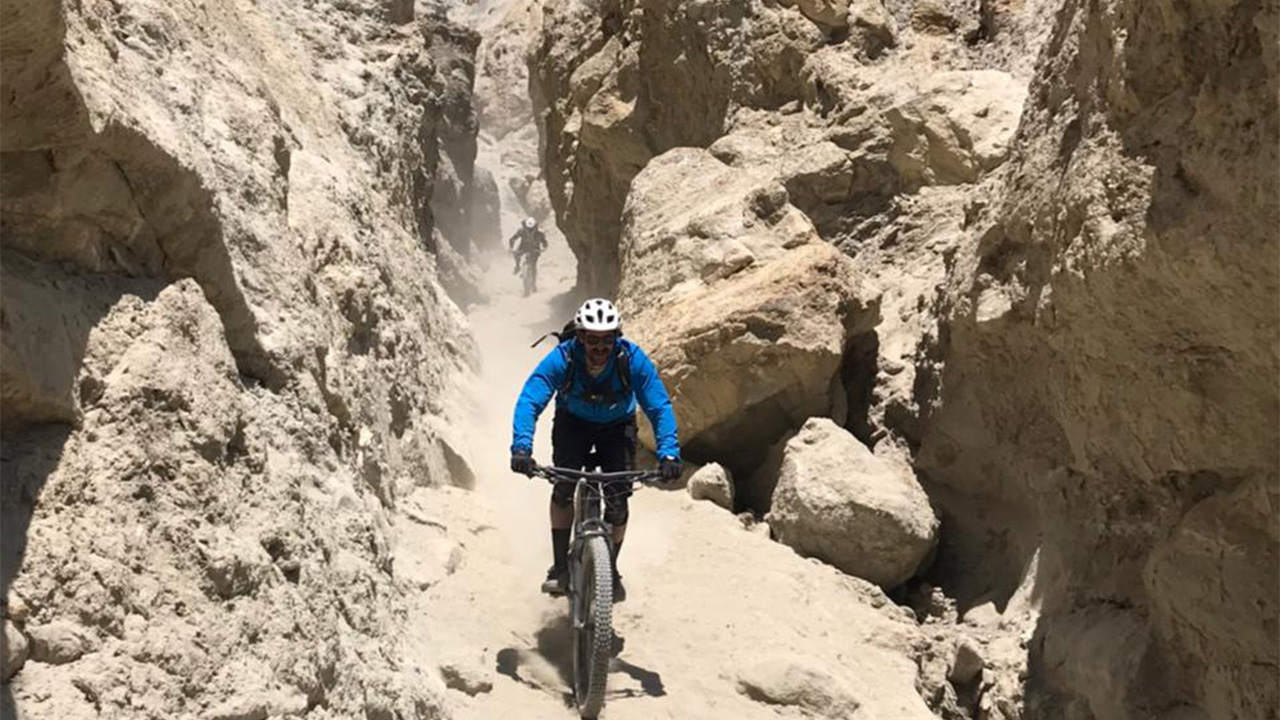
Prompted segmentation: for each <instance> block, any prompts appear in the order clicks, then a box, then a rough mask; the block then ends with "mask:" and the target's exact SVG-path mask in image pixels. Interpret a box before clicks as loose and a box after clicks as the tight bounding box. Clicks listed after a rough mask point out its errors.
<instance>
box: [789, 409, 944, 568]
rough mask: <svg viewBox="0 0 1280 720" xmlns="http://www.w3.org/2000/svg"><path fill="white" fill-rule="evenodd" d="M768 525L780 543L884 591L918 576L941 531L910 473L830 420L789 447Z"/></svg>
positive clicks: (809, 428) (815, 422)
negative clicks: (913, 576)
mask: <svg viewBox="0 0 1280 720" xmlns="http://www.w3.org/2000/svg"><path fill="white" fill-rule="evenodd" d="M768 520H769V526H770V528H771V529H772V531H773V533H774V535H775V536H776V537H777V538H778V540H779V542H782V543H785V544H787V545H790V546H791V547H793V548H795V549H796V551H797V552H800V553H801V554H803V555H809V556H812V557H816V558H819V559H821V560H823V561H825V562H828V563H831V564H832V565H834V566H836V567H837V568H839V569H841V570H843V571H844V572H847V573H849V574H851V575H856V576H858V577H860V578H864V579H866V580H869V581H871V582H874V583H876V584H877V585H880V586H881V587H884V588H893V587H896V586H897V585H899V584H901V583H902V582H903V581H905V580H907V579H908V578H910V577H911V576H912V575H914V574H915V573H916V571H917V570H918V569H919V568H920V565H921V563H922V562H923V561H924V560H925V559H926V558H927V557H928V555H929V553H930V551H931V550H932V549H933V546H934V543H935V541H936V537H937V532H938V519H937V518H936V517H935V516H934V514H933V509H932V508H931V507H930V506H929V498H928V497H927V496H926V495H925V494H924V491H923V490H922V489H921V488H920V485H919V483H918V482H917V481H916V479H915V476H914V475H913V474H912V473H911V471H910V470H909V469H908V468H903V467H897V466H895V465H893V464H891V463H888V462H885V461H883V460H881V459H879V458H876V457H875V456H874V455H872V454H871V451H869V450H867V448H866V447H865V446H864V445H862V443H860V442H858V441H857V440H856V439H855V438H854V437H853V436H852V435H850V434H849V433H848V432H847V431H845V430H844V429H843V428H840V427H839V426H837V425H836V424H835V423H833V422H831V421H830V420H828V419H825V418H815V419H811V420H809V421H808V422H806V423H805V425H804V427H803V428H801V430H800V432H799V433H798V434H797V435H796V436H795V437H793V438H792V439H791V440H789V441H788V442H787V445H786V450H785V453H784V455H783V460H782V468H781V471H780V476H779V478H778V484H777V488H776V489H775V490H774V492H773V503H772V506H771V508H770V510H769V515H768Z"/></svg>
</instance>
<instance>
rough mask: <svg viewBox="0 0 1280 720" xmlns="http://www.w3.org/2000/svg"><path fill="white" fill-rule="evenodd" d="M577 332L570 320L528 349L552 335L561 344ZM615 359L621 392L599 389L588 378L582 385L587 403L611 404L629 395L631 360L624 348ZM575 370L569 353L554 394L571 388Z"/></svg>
mask: <svg viewBox="0 0 1280 720" xmlns="http://www.w3.org/2000/svg"><path fill="white" fill-rule="evenodd" d="M577 332H578V327H577V324H576V323H575V322H574V321H573V320H570V321H569V322H567V323H565V324H564V327H563V328H561V330H560V331H559V332H556V331H555V330H552V331H551V332H549V333H547V334H545V335H543V336H542V337H540V338H538V339H537V340H534V341H533V344H532V345H530V346H529V347H537V346H538V344H539V343H541V342H542V341H543V340H546V339H547V338H549V337H551V336H553V335H554V336H555V338H556V342H557V343H562V342H564V341H566V340H569V339H571V338H573V337H574V336H576V335H577ZM618 335H619V336H621V335H622V331H621V330H619V331H618ZM617 359H618V378H619V379H620V380H621V381H622V392H621V393H619V392H618V391H616V390H613V389H612V388H603V387H599V385H600V384H598V383H596V382H594V381H593V380H592V379H591V378H590V377H588V378H587V379H586V382H584V383H583V385H584V387H585V389H586V391H587V393H586V398H587V400H588V401H589V402H594V403H609V404H612V403H616V402H618V401H620V400H621V399H622V398H625V397H626V396H628V395H630V394H631V358H630V357H628V355H627V351H626V349H625V348H620V349H619V350H618V358H617ZM576 370H577V360H576V358H574V356H573V353H569V367H568V369H567V370H565V373H564V382H562V383H560V387H558V388H556V392H558V393H568V392H569V390H570V389H571V388H572V387H573V380H574V375H575V374H576Z"/></svg>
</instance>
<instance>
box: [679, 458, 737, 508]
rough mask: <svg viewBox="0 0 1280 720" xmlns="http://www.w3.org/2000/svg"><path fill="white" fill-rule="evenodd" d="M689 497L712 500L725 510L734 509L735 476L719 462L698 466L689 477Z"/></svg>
mask: <svg viewBox="0 0 1280 720" xmlns="http://www.w3.org/2000/svg"><path fill="white" fill-rule="evenodd" d="M688 490H689V497H691V498H693V499H694V500H710V501H711V502H713V503H715V504H716V505H719V506H720V507H722V508H724V509H725V510H730V511H732V510H733V495H734V492H733V476H732V475H730V474H729V471H728V470H725V469H724V466H722V465H720V464H719V463H710V464H707V465H703V466H702V467H700V468H698V471H697V472H695V473H694V474H693V475H692V476H691V477H690V478H689V485H688Z"/></svg>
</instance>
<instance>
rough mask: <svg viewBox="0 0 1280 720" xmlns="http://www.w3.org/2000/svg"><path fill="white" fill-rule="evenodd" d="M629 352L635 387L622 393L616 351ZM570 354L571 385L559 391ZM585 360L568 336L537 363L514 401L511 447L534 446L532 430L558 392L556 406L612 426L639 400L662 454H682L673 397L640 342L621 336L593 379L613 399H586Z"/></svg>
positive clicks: (629, 413)
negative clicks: (594, 400)
mask: <svg viewBox="0 0 1280 720" xmlns="http://www.w3.org/2000/svg"><path fill="white" fill-rule="evenodd" d="M619 350H625V351H626V353H627V359H628V365H630V368H631V390H630V392H623V387H622V381H621V380H620V379H619V378H618V351H619ZM571 353H572V355H573V358H574V361H573V365H574V370H573V387H571V388H568V389H567V391H566V392H558V391H559V389H560V386H561V385H563V384H564V380H565V374H566V373H567V372H568V369H569V357H570V354H571ZM586 368H587V360H586V356H585V355H584V354H583V352H582V347H581V346H580V345H579V344H578V341H577V339H575V338H570V339H569V340H566V341H564V342H562V343H560V344H559V345H557V346H556V347H555V348H553V349H552V350H551V352H549V353H547V356H546V357H544V358H543V359H542V362H540V363H538V367H537V368H535V369H534V371H533V374H532V375H530V376H529V379H528V380H526V381H525V383H524V389H523V390H521V391H520V399H518V400H516V412H515V420H514V421H513V423H512V428H511V450H512V451H513V452H514V451H515V450H517V449H526V450H527V449H530V448H532V447H533V431H534V427H535V426H536V425H537V423H538V416H539V415H541V414H542V411H543V410H544V409H545V408H546V407H547V403H548V402H550V401H551V396H552V395H555V398H556V409H557V410H560V409H563V410H565V411H567V412H569V413H570V414H572V415H574V416H576V417H578V418H580V419H582V420H586V421H587V422H592V423H600V424H602V425H608V424H612V423H616V422H620V421H622V420H626V419H627V418H630V417H634V416H635V414H636V401H637V399H638V400H639V402H640V407H641V408H643V409H644V414H645V415H647V416H648V417H649V423H650V424H651V425H653V435H654V438H655V439H656V440H657V444H658V448H657V450H658V457H674V458H679V457H680V441H679V439H678V438H677V437H676V414H675V411H674V410H672V408H671V398H670V397H668V396H667V389H666V388H665V387H663V385H662V379H661V378H659V377H658V370H657V368H655V367H654V366H653V361H651V360H650V359H649V356H648V355H645V354H644V351H643V350H641V349H640V346H639V345H636V344H635V343H633V342H631V341H630V340H625V339H623V338H618V340H617V342H616V346H615V348H614V353H613V357H611V358H610V359H609V364H608V365H605V368H604V372H603V373H601V374H600V376H599V377H597V378H594V379H592V382H591V384H592V385H593V386H595V387H596V388H608V389H609V390H610V391H612V393H613V394H614V395H615V397H613V398H610V399H611V400H613V402H592V401H591V400H589V399H587V397H586V393H587V390H586V383H587V380H588V376H587V370H586Z"/></svg>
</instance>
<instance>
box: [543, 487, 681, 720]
mask: <svg viewBox="0 0 1280 720" xmlns="http://www.w3.org/2000/svg"><path fill="white" fill-rule="evenodd" d="M532 475H534V476H536V477H540V478H544V479H545V480H547V481H549V482H550V483H552V484H553V485H554V484H556V483H573V484H574V485H575V489H574V494H573V510H574V512H573V540H572V544H571V545H570V546H569V592H568V599H569V619H570V621H571V626H572V628H573V634H574V637H573V698H574V701H575V702H576V703H577V705H578V714H579V715H581V716H582V717H583V718H586V719H587V720H593V719H594V718H595V717H596V716H597V715H599V714H600V711H601V710H602V709H603V708H604V693H605V685H606V683H607V682H608V679H609V659H610V658H611V657H613V643H614V636H613V560H612V558H613V526H611V525H610V524H609V523H608V522H607V521H606V520H605V517H604V516H605V508H606V507H607V506H608V503H609V499H610V498H611V497H616V496H617V495H618V494H619V493H621V492H623V491H624V490H629V489H630V488H631V484H632V483H635V482H652V481H656V480H659V479H660V478H661V477H662V475H661V474H660V473H659V472H658V471H657V470H626V471H623V472H612V473H601V472H586V471H582V470H570V469H569V468H558V467H543V466H535V467H534V469H533V471H532Z"/></svg>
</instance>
